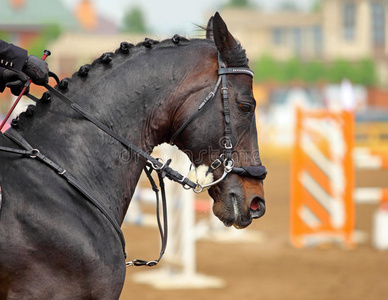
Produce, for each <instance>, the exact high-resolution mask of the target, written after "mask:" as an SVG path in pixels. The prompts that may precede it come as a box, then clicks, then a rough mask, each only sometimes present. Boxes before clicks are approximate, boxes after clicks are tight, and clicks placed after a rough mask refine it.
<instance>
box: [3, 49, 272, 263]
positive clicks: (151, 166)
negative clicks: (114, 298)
mask: <svg viewBox="0 0 388 300" xmlns="http://www.w3.org/2000/svg"><path fill="white" fill-rule="evenodd" d="M218 63H219V69H218V80H217V83H216V86H215V87H214V89H213V90H212V92H210V93H209V95H208V96H207V97H206V98H205V99H204V100H203V101H202V103H201V104H200V105H199V107H198V109H197V111H196V112H195V113H193V114H192V115H191V116H190V118H189V119H188V120H187V121H186V122H184V124H183V125H182V126H181V127H180V128H179V129H178V130H177V131H176V132H175V133H174V134H173V136H172V138H171V140H170V142H173V141H174V139H175V138H176V137H177V136H178V135H179V134H180V133H181V132H182V131H183V129H185V128H186V127H187V126H188V125H189V123H190V122H191V121H192V120H193V119H194V118H195V117H197V116H198V114H199V113H200V112H201V110H202V109H203V108H204V107H205V106H206V104H207V103H208V102H209V101H211V100H212V99H213V98H214V97H215V95H216V93H217V91H218V89H219V88H220V86H221V95H222V101H223V112H224V116H225V120H224V124H225V133H224V139H225V143H224V145H223V146H224V152H223V153H222V154H221V155H220V157H219V158H217V159H216V160H214V161H213V162H212V163H211V165H210V166H209V172H213V171H214V170H216V169H218V168H219V167H221V166H223V167H224V172H223V175H222V176H221V177H220V178H219V179H217V180H216V181H214V182H212V183H210V184H207V185H201V184H199V183H198V180H197V182H193V181H191V180H189V179H188V178H186V177H185V176H183V175H182V174H180V173H179V172H177V171H175V170H174V169H172V168H171V167H170V166H169V165H170V163H171V159H169V160H167V161H166V162H164V161H163V160H162V159H161V158H154V157H152V156H151V155H149V154H148V153H146V152H145V151H143V150H142V149H140V148H138V147H137V146H135V145H133V144H132V143H131V142H129V141H128V140H127V139H125V138H123V137H122V136H120V135H119V134H117V133H116V132H115V131H113V130H112V129H111V128H109V127H108V126H106V125H105V124H103V123H102V122H101V121H99V120H98V119H97V118H95V117H94V116H93V115H91V114H89V113H88V112H86V111H85V110H84V109H83V108H82V107H80V106H79V105H78V104H76V103H75V102H73V101H72V100H71V99H69V98H68V97H67V96H65V95H64V94H62V93H61V92H60V91H58V90H56V89H54V88H53V87H51V86H50V85H48V84H45V85H44V86H45V88H46V89H47V90H48V91H49V92H51V93H52V94H54V95H55V96H57V97H58V98H59V99H60V100H61V101H63V102H65V103H66V104H67V105H69V106H70V107H71V108H72V109H73V110H74V111H76V112H77V113H78V114H80V115H81V116H83V117H84V118H85V119H87V120H88V121H90V122H91V123H93V124H94V125H95V126H97V127H98V128H99V129H101V130H102V131H104V132H105V133H107V134H108V135H110V136H111V137H112V138H114V139H115V140H117V141H119V142H120V143H121V144H122V145H123V146H124V147H125V148H127V149H128V150H130V151H133V152H135V153H137V154H138V155H139V156H141V157H143V158H144V159H145V160H146V166H145V168H144V170H145V173H146V175H147V177H148V179H149V180H150V183H151V185H152V189H153V190H154V192H155V194H156V199H157V221H158V226H159V231H160V235H161V240H162V246H161V250H160V255H159V258H158V259H156V260H153V261H144V260H139V259H135V260H132V261H130V262H127V263H126V265H127V266H132V265H135V266H144V265H146V266H154V265H156V264H158V262H159V261H160V259H161V258H162V256H163V254H164V252H165V249H166V245H167V215H166V213H167V208H166V196H165V189H164V183H163V179H164V178H165V177H167V178H169V179H170V180H172V181H175V182H178V183H179V184H181V185H182V186H183V187H184V188H186V189H192V190H193V191H194V192H196V193H199V192H201V191H203V190H204V189H205V188H209V187H211V186H213V185H216V184H218V183H220V182H221V181H222V180H224V179H225V177H226V176H227V175H228V174H230V173H234V174H237V175H239V176H246V177H251V178H256V179H259V180H263V179H265V177H266V174H267V170H266V168H265V167H264V166H246V167H245V166H242V167H235V165H234V160H233V158H232V150H233V145H232V138H231V133H232V131H231V127H230V110H229V97H228V88H227V80H226V76H227V75H228V74H245V75H249V76H252V77H253V72H252V71H251V70H250V69H249V68H240V67H239V68H227V67H226V65H225V63H224V62H223V61H222V59H221V58H220V56H219V59H218ZM53 77H54V78H55V77H56V78H57V76H56V75H55V74H54V76H53ZM57 81H58V80H57ZM29 96H30V98H31V99H33V100H36V98H35V97H33V96H31V95H29ZM4 135H5V136H6V137H8V138H10V139H11V140H12V141H13V142H15V143H16V144H17V145H19V146H20V147H21V148H22V149H14V148H9V147H3V146H0V151H3V152H8V153H13V154H17V155H21V156H23V157H28V158H31V159H37V160H39V161H41V162H42V163H44V164H46V165H47V166H48V167H50V168H51V169H53V170H54V171H55V172H56V173H57V174H58V175H59V176H62V177H63V178H65V179H66V180H67V182H68V183H69V184H70V185H72V186H73V187H74V188H75V189H77V190H78V191H79V192H80V193H81V194H82V195H84V197H85V198H86V199H87V200H88V201H89V202H90V203H91V204H93V205H94V206H95V207H96V208H97V209H98V210H99V211H100V212H101V213H102V214H103V215H104V216H105V217H106V218H107V220H108V221H109V222H110V223H111V224H112V226H113V227H114V229H115V231H116V233H117V234H118V236H119V239H120V241H121V244H122V248H123V252H124V256H125V257H126V253H125V240H124V236H123V233H122V231H121V229H120V226H119V224H118V223H117V222H116V220H115V219H114V218H113V217H112V216H111V213H110V212H109V211H108V210H107V209H106V208H105V206H104V204H103V203H101V202H100V201H99V200H98V199H97V198H96V197H95V196H94V195H93V193H92V192H91V191H89V190H88V189H87V188H86V187H85V186H84V185H83V184H82V183H81V182H80V181H79V180H77V179H76V178H74V177H73V176H71V175H70V174H69V172H68V171H66V169H65V168H63V167H61V166H60V165H58V164H57V163H55V162H54V161H52V160H50V159H49V158H48V157H47V156H45V155H43V154H42V153H41V152H40V151H39V149H36V148H33V147H32V146H31V145H30V144H29V143H28V142H27V141H26V140H25V139H24V137H22V136H21V135H20V134H19V132H18V131H16V130H14V129H13V128H10V129H8V130H7V131H6V132H5V134H4ZM153 170H155V171H156V172H157V173H158V177H159V183H160V188H161V196H162V215H163V225H162V222H161V220H160V215H159V189H158V188H157V185H156V184H155V181H154V180H153V178H152V176H151V172H152V171H153Z"/></svg>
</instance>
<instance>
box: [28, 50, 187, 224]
mask: <svg viewBox="0 0 388 300" xmlns="http://www.w3.org/2000/svg"><path fill="white" fill-rule="evenodd" d="M163 61H166V60H163V58H162V59H161V58H157V57H155V56H149V57H147V60H143V59H137V60H133V61H131V60H129V61H124V62H120V61H118V62H115V61H113V62H112V65H110V66H103V65H101V66H98V68H96V70H91V72H90V74H89V78H87V79H81V78H78V77H77V76H73V79H72V81H70V83H69V87H68V91H66V93H65V94H66V96H67V97H69V98H70V99H72V100H73V101H74V102H76V103H77V104H79V105H80V106H81V107H83V108H84V109H85V110H86V111H87V112H89V113H90V114H92V115H94V116H95V117H96V118H97V119H99V120H100V121H102V122H103V123H104V124H106V125H107V126H109V127H111V128H112V129H113V130H114V131H116V132H117V133H118V134H120V135H121V136H123V137H125V138H127V139H128V140H129V141H130V142H131V143H132V144H134V145H136V146H137V147H139V148H141V149H142V150H144V151H146V152H149V153H150V152H151V151H152V149H153V147H154V146H156V145H158V144H160V143H162V142H164V141H166V140H167V138H168V133H169V128H170V125H171V124H170V119H171V114H172V113H173V111H174V110H175V108H174V107H175V106H176V105H180V104H181V102H182V99H183V98H184V97H182V93H180V92H177V90H179V88H178V87H179V85H180V84H181V83H182V82H183V81H184V80H185V78H187V73H188V72H190V69H189V68H188V69H187V70H184V71H182V70H177V69H176V68H177V65H178V64H179V63H181V62H179V61H177V62H176V63H175V64H168V63H163ZM151 66H152V68H151ZM147 68H148V70H147ZM160 70H162V73H160ZM174 94H176V97H177V98H180V99H179V101H178V100H177V99H176V97H174V96H172V95H174ZM45 106H46V107H45ZM47 106H49V107H47ZM36 114H37V115H38V116H39V115H42V117H40V118H37V119H36V120H34V121H33V122H32V124H29V126H28V128H25V129H24V134H25V136H26V137H27V139H28V140H29V141H31V143H32V144H38V145H40V146H39V147H40V148H41V149H40V150H41V151H42V153H44V154H45V155H47V156H49V157H50V158H51V159H53V160H54V161H57V162H58V163H60V164H62V166H63V167H64V168H66V169H67V170H68V171H69V172H72V174H74V176H75V177H76V178H77V179H78V180H80V181H81V182H83V183H84V184H85V185H86V186H87V187H88V188H89V189H90V190H92V191H93V192H94V193H95V194H96V195H100V198H101V200H102V201H104V202H108V203H107V204H108V205H109V206H110V207H112V209H113V210H114V211H115V214H116V218H117V219H118V220H119V221H121V220H122V218H123V216H124V215H125V212H126V210H127V207H128V205H129V201H130V199H131V197H132V195H133V193H134V189H135V186H136V184H137V181H138V179H139V177H140V174H141V171H142V169H143V167H144V165H145V160H144V159H143V158H140V157H139V156H137V155H136V154H133V153H132V154H131V153H130V152H128V151H127V150H126V149H125V148H123V146H122V145H121V144H120V143H118V142H117V141H115V140H114V139H112V138H111V137H110V136H108V135H107V134H106V133H104V132H102V131H101V130H99V129H98V128H97V127H96V126H94V125H93V124H91V123H90V122H88V121H86V120H85V119H82V118H80V117H79V116H78V115H77V114H76V113H74V112H72V110H71V108H70V107H68V106H66V105H65V104H63V103H61V102H59V99H57V98H55V97H53V100H52V101H51V103H50V104H48V105H47V104H39V105H38V108H37V112H36ZM21 119H22V118H21Z"/></svg>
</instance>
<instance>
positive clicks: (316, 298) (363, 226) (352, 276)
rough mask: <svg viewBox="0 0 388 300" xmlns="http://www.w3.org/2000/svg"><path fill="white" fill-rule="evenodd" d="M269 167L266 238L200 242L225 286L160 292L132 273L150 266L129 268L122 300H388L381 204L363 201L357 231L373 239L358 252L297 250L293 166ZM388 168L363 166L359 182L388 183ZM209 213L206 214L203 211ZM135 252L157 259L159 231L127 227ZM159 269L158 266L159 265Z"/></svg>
mask: <svg viewBox="0 0 388 300" xmlns="http://www.w3.org/2000/svg"><path fill="white" fill-rule="evenodd" d="M263 160H264V161H265V165H266V167H267V169H268V170H269V175H268V177H267V179H266V181H265V191H266V200H267V213H266V215H265V216H264V217H263V218H262V219H259V220H256V221H255V222H254V223H253V224H252V225H251V226H250V227H249V229H248V230H249V231H250V232H253V233H257V235H258V236H260V237H264V238H263V240H262V241H261V242H256V243H228V244H224V243H215V242H210V241H203V240H200V241H198V242H197V249H196V250H197V270H198V272H199V273H202V274H206V275H211V276H216V277H218V278H221V279H223V280H224V281H225V283H226V286H225V287H224V288H218V289H199V290H196V289H191V290H157V289H154V288H152V287H151V286H149V285H145V284H136V283H134V282H133V280H132V277H133V275H134V274H135V273H137V272H142V271H145V270H151V269H149V268H143V267H142V268H129V269H127V279H126V282H125V286H124V290H123V293H122V296H121V298H120V299H121V300H126V299H135V300H151V299H158V300H162V299H168V300H194V299H196V300H197V299H199V300H207V299H211V300H221V299H222V300H240V299H241V300H242V299H263V300H357V299H359V300H383V299H388V251H385V252H382V251H377V250H375V249H374V248H373V247H372V245H371V230H372V221H373V214H374V213H375V211H376V209H377V205H374V204H373V205H372V204H362V205H357V206H356V230H357V232H361V234H362V235H363V236H364V238H365V241H364V242H363V243H361V244H358V245H357V246H356V248H355V249H353V250H346V249H343V248H341V247H340V246H338V245H326V246H321V247H320V248H318V249H317V248H315V249H295V248H293V247H292V246H291V245H290V242H289V163H288V162H287V161H286V160H284V159H283V160H277V159H275V158H263ZM387 182H388V171H362V172H360V171H359V172H357V174H356V186H381V187H384V186H386V187H387ZM200 217H201V216H200ZM124 233H125V235H126V241H127V248H128V255H129V257H142V258H143V257H145V258H150V259H151V258H156V257H157V254H158V252H159V248H158V247H159V244H158V240H159V236H158V233H157V229H156V228H142V227H135V226H132V225H131V226H129V225H125V227H124ZM154 270H157V268H155V269H154Z"/></svg>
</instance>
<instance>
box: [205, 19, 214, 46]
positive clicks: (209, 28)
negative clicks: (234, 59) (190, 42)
mask: <svg viewBox="0 0 388 300" xmlns="http://www.w3.org/2000/svg"><path fill="white" fill-rule="evenodd" d="M213 19H214V17H211V18H210V19H209V21H208V22H207V26H206V38H207V39H209V40H214V36H213Z"/></svg>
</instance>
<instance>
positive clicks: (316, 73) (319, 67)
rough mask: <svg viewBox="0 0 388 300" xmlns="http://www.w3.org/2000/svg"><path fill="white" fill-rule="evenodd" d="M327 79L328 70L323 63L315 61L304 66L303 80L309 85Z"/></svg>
mask: <svg viewBox="0 0 388 300" xmlns="http://www.w3.org/2000/svg"><path fill="white" fill-rule="evenodd" d="M325 78H326V68H325V65H324V64H323V63H322V62H319V61H316V60H313V61H310V62H308V63H306V64H305V65H304V68H303V72H302V79H303V81H305V82H307V83H317V82H319V81H321V80H325Z"/></svg>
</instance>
